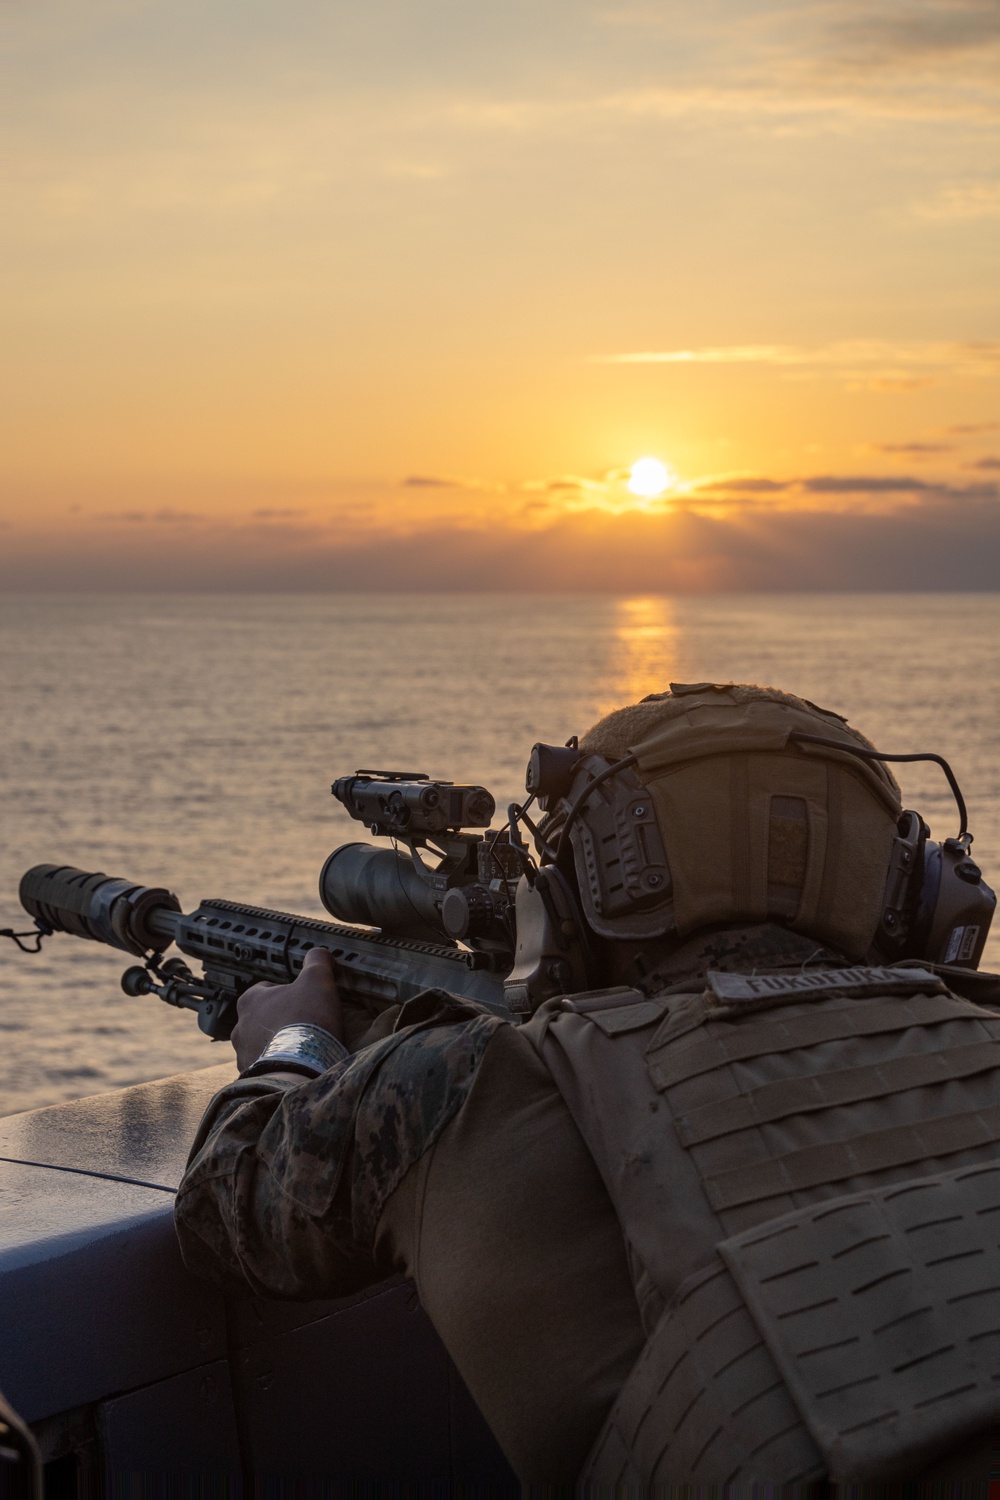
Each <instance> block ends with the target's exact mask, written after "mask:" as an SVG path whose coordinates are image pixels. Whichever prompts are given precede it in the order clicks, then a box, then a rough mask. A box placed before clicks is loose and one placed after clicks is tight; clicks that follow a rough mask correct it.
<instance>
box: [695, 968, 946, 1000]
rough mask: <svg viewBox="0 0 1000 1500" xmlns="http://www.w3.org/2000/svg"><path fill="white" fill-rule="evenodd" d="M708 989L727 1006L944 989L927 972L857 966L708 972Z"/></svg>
mask: <svg viewBox="0 0 1000 1500" xmlns="http://www.w3.org/2000/svg"><path fill="white" fill-rule="evenodd" d="M707 978H708V987H709V989H710V990H711V991H712V993H713V994H714V995H715V996H716V997H717V998H718V999H719V1000H724V1001H726V1002H727V1003H728V1004H730V1005H732V1004H739V1003H740V1002H741V1001H747V1000H761V999H767V998H768V997H769V996H772V995H817V994H823V995H827V994H843V993H844V992H845V991H851V992H854V993H857V992H858V991H868V990H870V991H873V992H875V993H877V994H885V993H886V992H889V993H896V994H898V993H899V992H900V991H904V992H906V993H908V994H915V993H916V992H917V991H918V990H919V991H922V992H924V993H926V992H927V991H930V992H931V993H932V994H937V993H939V992H940V991H941V990H943V989H944V988H945V985H944V984H943V983H942V981H941V980H940V979H939V978H938V976H937V975H936V974H932V973H931V972H930V970H929V969H885V968H868V967H865V966H863V965H860V964H859V965H856V966H855V967H854V968H851V969H811V970H809V971H808V972H807V973H801V974H723V973H720V971H719V970H718V969H710V970H709V972H708V976H707Z"/></svg>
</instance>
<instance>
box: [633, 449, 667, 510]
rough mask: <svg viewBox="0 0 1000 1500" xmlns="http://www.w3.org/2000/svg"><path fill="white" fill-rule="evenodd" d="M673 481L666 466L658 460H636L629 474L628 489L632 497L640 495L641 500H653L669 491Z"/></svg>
mask: <svg viewBox="0 0 1000 1500" xmlns="http://www.w3.org/2000/svg"><path fill="white" fill-rule="evenodd" d="M673 479H674V476H673V474H671V472H670V470H669V469H668V468H667V466H666V464H663V463H661V462H660V460H659V459H658V458H637V459H636V461H635V463H634V464H633V465H632V469H631V472H630V473H629V477H628V487H629V489H630V490H631V491H632V494H633V495H640V496H641V497H642V499H643V500H655V499H656V497H657V495H662V494H663V491H664V490H665V489H669V487H670V485H671V484H672V483H673Z"/></svg>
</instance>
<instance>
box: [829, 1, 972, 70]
mask: <svg viewBox="0 0 1000 1500" xmlns="http://www.w3.org/2000/svg"><path fill="white" fill-rule="evenodd" d="M831 34H832V36H833V37H834V39H835V40H837V41H839V42H840V43H841V44H842V46H843V48H844V51H845V52H846V54H847V55H848V56H849V57H851V58H853V59H854V60H855V61H857V62H862V63H867V64H869V65H877V66H886V65H905V64H906V63H910V62H913V61H915V60H917V61H919V60H922V59H941V58H948V57H952V56H955V55H956V54H964V53H968V52H975V51H983V50H992V49H993V48H994V47H996V46H997V44H998V43H1000V9H998V8H997V5H996V3H995V0H880V3H878V4H872V3H871V0H862V3H858V4H855V5H852V6H850V7H845V12H844V13H842V15H841V17H840V19H839V20H838V21H837V22H835V23H834V26H833V27H832V28H831Z"/></svg>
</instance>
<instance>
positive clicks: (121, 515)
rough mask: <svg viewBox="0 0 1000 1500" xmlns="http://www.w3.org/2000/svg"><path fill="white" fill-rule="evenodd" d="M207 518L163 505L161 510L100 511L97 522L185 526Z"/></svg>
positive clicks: (196, 513) (191, 511)
mask: <svg viewBox="0 0 1000 1500" xmlns="http://www.w3.org/2000/svg"><path fill="white" fill-rule="evenodd" d="M205 519H206V518H205V517H204V516H203V515H199V514H198V512H197V511H193V510H174V508H173V507H172V506H169V505H162V506H161V507H160V509H159V510H114V511H111V510H106V511H99V512H98V513H97V514H96V515H95V517H94V520H95V521H127V522H128V523H129V524H135V523H136V522H140V523H141V522H145V521H158V522H161V523H163V524H167V525H172V524H177V525H180V524H184V525H187V524H189V523H190V522H192V521H204V520H205Z"/></svg>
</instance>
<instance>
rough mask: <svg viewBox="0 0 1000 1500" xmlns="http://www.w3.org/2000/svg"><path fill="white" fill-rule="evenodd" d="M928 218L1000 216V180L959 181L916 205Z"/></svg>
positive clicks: (916, 210) (916, 209) (917, 211)
mask: <svg viewBox="0 0 1000 1500" xmlns="http://www.w3.org/2000/svg"><path fill="white" fill-rule="evenodd" d="M914 213H916V214H919V215H920V217H921V218H924V219H998V218H1000V182H972V183H956V184H953V185H952V186H950V187H945V188H942V189H941V191H940V192H939V193H938V194H937V195H936V196H935V197H934V198H928V199H925V200H924V201H923V202H920V203H916V204H915V205H914Z"/></svg>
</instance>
